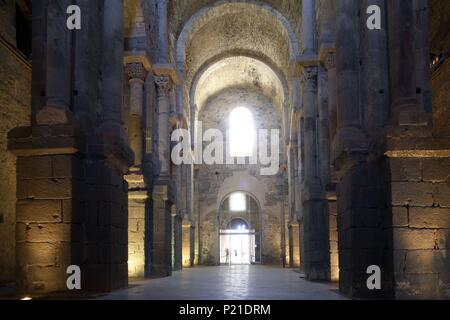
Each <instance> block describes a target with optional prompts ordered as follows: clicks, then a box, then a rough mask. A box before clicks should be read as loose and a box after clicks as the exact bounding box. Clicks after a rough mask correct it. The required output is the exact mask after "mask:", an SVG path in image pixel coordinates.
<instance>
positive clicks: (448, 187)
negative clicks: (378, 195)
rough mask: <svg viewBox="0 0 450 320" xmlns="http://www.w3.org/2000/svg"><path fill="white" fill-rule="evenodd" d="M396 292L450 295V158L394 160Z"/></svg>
mask: <svg viewBox="0 0 450 320" xmlns="http://www.w3.org/2000/svg"><path fill="white" fill-rule="evenodd" d="M390 170H391V179H392V191H391V201H392V202H391V203H392V230H393V231H392V232H393V235H392V239H393V247H392V251H393V268H394V270H393V271H394V276H395V296H396V298H398V299H414V298H421V299H426V298H432V299H436V298H440V299H449V298H450V285H449V279H450V259H449V254H450V249H449V243H450V158H412V159H409V158H392V159H390Z"/></svg>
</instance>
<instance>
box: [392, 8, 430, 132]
mask: <svg viewBox="0 0 450 320" xmlns="http://www.w3.org/2000/svg"><path fill="white" fill-rule="evenodd" d="M387 3H388V13H389V16H388V20H389V21H388V26H389V60H390V61H389V62H390V63H389V65H390V78H391V97H392V105H391V122H392V124H393V125H400V126H408V125H409V126H426V125H427V124H428V116H427V115H426V113H425V112H424V110H423V108H422V106H421V104H419V101H418V99H417V93H416V76H417V74H416V72H415V70H416V65H415V64H416V61H415V46H414V44H415V37H416V35H415V31H416V28H415V26H414V10H413V9H414V1H411V0H397V1H388V2H387Z"/></svg>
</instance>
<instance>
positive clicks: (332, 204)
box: [328, 199, 339, 281]
mask: <svg viewBox="0 0 450 320" xmlns="http://www.w3.org/2000/svg"><path fill="white" fill-rule="evenodd" d="M328 214H329V228H330V271H331V274H330V279H331V281H337V280H339V252H338V228H337V204H336V200H335V199H329V200H328Z"/></svg>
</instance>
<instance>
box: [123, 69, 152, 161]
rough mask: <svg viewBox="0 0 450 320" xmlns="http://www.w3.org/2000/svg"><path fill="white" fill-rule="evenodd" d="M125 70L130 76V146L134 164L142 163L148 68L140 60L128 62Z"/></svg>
mask: <svg viewBox="0 0 450 320" xmlns="http://www.w3.org/2000/svg"><path fill="white" fill-rule="evenodd" d="M125 70H126V72H127V74H128V77H129V78H130V126H129V129H128V130H129V131H128V136H129V139H130V147H131V150H133V152H134V165H135V166H136V167H139V166H140V165H141V164H142V159H143V153H144V132H143V128H142V123H143V118H142V117H143V111H144V110H143V107H144V81H145V77H146V73H147V70H146V69H145V67H144V65H143V64H142V63H140V62H133V63H128V64H127V65H126V67H125Z"/></svg>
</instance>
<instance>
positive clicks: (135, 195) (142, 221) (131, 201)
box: [127, 178, 149, 278]
mask: <svg viewBox="0 0 450 320" xmlns="http://www.w3.org/2000/svg"><path fill="white" fill-rule="evenodd" d="M130 180H131V179H130ZM127 181H128V183H129V185H130V184H135V183H136V182H135V181H129V178H127ZM147 199H148V195H147V193H146V192H136V191H134V192H133V191H128V276H129V277H135V278H143V277H145V276H146V275H147V273H146V267H148V266H147V264H148V262H147V256H146V255H147V252H146V251H147V250H148V241H146V240H147V239H146V238H147V237H148V233H149V232H148V227H147V225H148V218H147V213H146V211H147V210H146V202H147Z"/></svg>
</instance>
